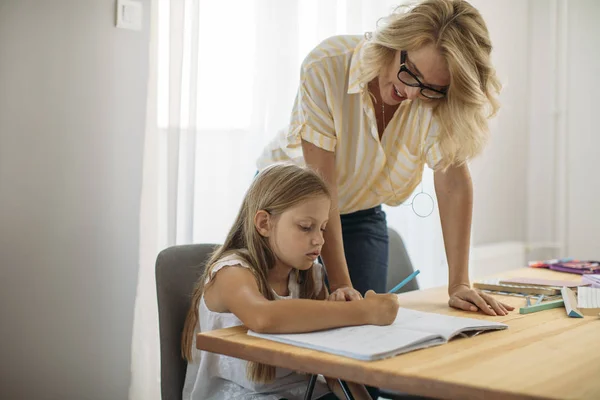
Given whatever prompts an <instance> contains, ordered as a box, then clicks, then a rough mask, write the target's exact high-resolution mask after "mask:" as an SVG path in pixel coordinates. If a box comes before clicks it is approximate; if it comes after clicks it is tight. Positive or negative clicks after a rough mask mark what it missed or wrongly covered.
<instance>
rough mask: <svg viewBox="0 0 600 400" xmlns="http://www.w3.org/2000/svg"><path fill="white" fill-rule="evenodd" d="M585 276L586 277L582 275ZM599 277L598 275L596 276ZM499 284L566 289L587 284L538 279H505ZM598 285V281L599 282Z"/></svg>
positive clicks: (587, 283)
mask: <svg viewBox="0 0 600 400" xmlns="http://www.w3.org/2000/svg"><path fill="white" fill-rule="evenodd" d="M584 276H586V275H584ZM598 276H599V277H600V275H598ZM500 283H505V284H508V285H511V284H517V285H527V286H551V287H553V288H558V289H560V288H562V287H563V286H566V287H568V288H572V287H577V286H588V285H589V284H590V283H589V282H584V281H583V280H581V281H561V280H555V279H539V278H506V279H501V280H500ZM599 283H600V281H599Z"/></svg>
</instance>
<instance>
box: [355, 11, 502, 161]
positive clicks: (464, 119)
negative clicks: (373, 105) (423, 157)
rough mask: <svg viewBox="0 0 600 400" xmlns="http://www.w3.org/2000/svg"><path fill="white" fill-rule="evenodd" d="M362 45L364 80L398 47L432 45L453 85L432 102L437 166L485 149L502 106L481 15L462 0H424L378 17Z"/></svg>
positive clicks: (488, 41) (398, 48)
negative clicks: (436, 129) (490, 127)
mask: <svg viewBox="0 0 600 400" xmlns="http://www.w3.org/2000/svg"><path fill="white" fill-rule="evenodd" d="M367 38H369V40H367V41H366V43H365V48H364V58H363V60H364V68H363V71H362V76H361V80H362V81H363V82H370V81H371V80H372V79H374V78H376V77H377V76H378V75H379V73H380V72H381V71H382V69H383V68H385V67H386V66H387V65H389V64H390V63H391V62H392V60H393V57H394V56H395V55H396V54H397V53H396V52H397V51H398V50H406V51H408V52H410V51H411V50H417V49H419V48H421V47H423V46H427V45H433V46H435V48H436V49H437V50H438V51H439V52H440V53H441V55H442V56H443V57H444V58H445V59H446V61H447V63H448V68H449V70H450V87H449V88H448V92H447V95H446V97H445V98H444V99H442V100H438V101H436V102H435V103H434V104H433V107H434V115H435V116H436V117H437V120H438V123H439V124H440V133H439V143H440V148H441V152H442V155H443V160H442V161H441V162H440V164H439V167H440V168H442V169H446V168H448V167H449V166H450V165H452V164H462V163H464V162H465V161H467V160H468V159H470V158H472V157H474V156H476V155H477V154H479V153H480V152H481V150H482V149H483V147H484V145H485V143H486V141H487V137H488V124H487V119H488V118H491V117H492V116H494V115H495V114H496V112H497V111H498V108H499V106H500V105H499V103H498V100H497V95H498V93H499V91H500V88H501V85H500V82H499V81H498V79H497V77H496V72H495V70H494V68H493V67H492V64H491V61H490V53H491V51H492V44H491V42H490V37H489V33H488V30H487V27H486V25H485V22H484V20H483V18H482V17H481V14H479V11H477V9H475V8H474V7H473V6H472V5H471V4H469V3H468V2H466V1H464V0H426V1H423V2H421V3H418V4H417V5H416V6H413V7H412V8H408V9H407V10H402V11H400V8H399V9H398V10H397V12H395V13H393V14H392V15H390V16H389V17H386V18H383V19H382V20H380V22H379V24H378V27H377V29H376V30H375V32H373V33H372V34H371V35H367Z"/></svg>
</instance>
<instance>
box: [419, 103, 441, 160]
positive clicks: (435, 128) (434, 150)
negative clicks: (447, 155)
mask: <svg viewBox="0 0 600 400" xmlns="http://www.w3.org/2000/svg"><path fill="white" fill-rule="evenodd" d="M424 117H425V118H424V120H423V124H422V129H425V142H424V146H423V154H424V157H425V161H426V163H427V166H428V167H429V168H431V169H433V170H435V169H436V167H437V166H438V164H439V163H440V161H442V158H443V155H442V151H441V148H440V142H439V132H440V125H439V123H438V122H437V120H436V117H435V116H434V115H433V113H432V112H431V111H430V110H428V111H427V112H426V113H425V116H424Z"/></svg>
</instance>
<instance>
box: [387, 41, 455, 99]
mask: <svg viewBox="0 0 600 400" xmlns="http://www.w3.org/2000/svg"><path fill="white" fill-rule="evenodd" d="M405 64H406V67H407V68H408V69H409V70H410V72H412V73H413V74H414V75H415V76H416V77H417V78H419V80H420V81H421V83H423V84H424V85H427V86H429V87H432V88H433V89H438V90H440V89H445V88H447V87H448V85H450V71H449V70H448V64H447V63H446V60H445V59H444V57H442V55H441V54H440V53H439V51H438V50H437V49H436V48H435V47H434V46H433V45H427V46H424V47H421V48H420V49H418V50H413V51H409V52H407V54H406V60H405ZM398 71H400V51H396V54H395V56H394V58H393V59H392V62H391V63H390V64H389V65H388V66H387V67H386V68H384V69H383V70H382V72H381V74H380V75H379V91H380V95H381V98H382V99H383V101H384V103H386V104H388V105H398V104H400V103H401V102H402V101H403V100H405V99H410V100H414V99H416V98H417V97H420V98H422V99H425V100H429V99H427V98H425V97H423V96H422V95H421V91H420V88H418V87H411V86H407V85H405V84H404V83H402V82H401V81H400V80H399V79H398Z"/></svg>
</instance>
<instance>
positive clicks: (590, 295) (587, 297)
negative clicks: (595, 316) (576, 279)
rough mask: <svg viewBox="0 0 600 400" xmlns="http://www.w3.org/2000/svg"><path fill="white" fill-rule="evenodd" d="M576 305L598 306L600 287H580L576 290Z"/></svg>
mask: <svg viewBox="0 0 600 400" xmlns="http://www.w3.org/2000/svg"><path fill="white" fill-rule="evenodd" d="M577 306H578V307H579V308H600V289H598V288H590V287H580V288H579V289H578V290H577Z"/></svg>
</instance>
